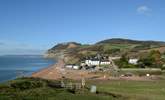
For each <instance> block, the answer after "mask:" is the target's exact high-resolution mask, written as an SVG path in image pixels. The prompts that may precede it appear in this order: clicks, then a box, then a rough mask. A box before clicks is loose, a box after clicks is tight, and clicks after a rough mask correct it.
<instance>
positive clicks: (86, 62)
mask: <svg viewBox="0 0 165 100" xmlns="http://www.w3.org/2000/svg"><path fill="white" fill-rule="evenodd" d="M99 63H100V61H99V60H85V64H87V65H89V66H90V65H99Z"/></svg>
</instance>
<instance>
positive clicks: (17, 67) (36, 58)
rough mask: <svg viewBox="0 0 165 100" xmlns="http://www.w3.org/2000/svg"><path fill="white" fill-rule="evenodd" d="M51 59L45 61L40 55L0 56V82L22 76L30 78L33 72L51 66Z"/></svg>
mask: <svg viewBox="0 0 165 100" xmlns="http://www.w3.org/2000/svg"><path fill="white" fill-rule="evenodd" d="M54 63H55V60H53V59H45V58H44V57H43V56H42V55H5V56H0V82H5V81H8V80H12V79H15V78H17V77H22V76H30V75H31V74H32V73H33V72H36V71H39V70H41V69H43V68H46V67H48V66H51V65H53V64H54Z"/></svg>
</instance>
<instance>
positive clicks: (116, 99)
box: [0, 78, 124, 100]
mask: <svg viewBox="0 0 165 100" xmlns="http://www.w3.org/2000/svg"><path fill="white" fill-rule="evenodd" d="M59 84H60V82H59V81H53V80H43V79H36V78H20V79H16V80H12V81H9V82H7V83H4V84H0V100H123V99H124V98H123V97H121V96H120V95H115V94H111V93H110V92H98V93H97V94H92V93H90V92H89V90H88V89H84V90H74V89H73V90H70V89H64V88H61V86H60V85H59Z"/></svg>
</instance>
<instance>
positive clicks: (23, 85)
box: [10, 80, 44, 90]
mask: <svg viewBox="0 0 165 100" xmlns="http://www.w3.org/2000/svg"><path fill="white" fill-rule="evenodd" d="M43 85H44V83H43V82H40V81H26V80H25V81H19V82H14V83H11V84H10V86H11V87H12V88H15V89H20V90H25V89H31V88H39V87H43Z"/></svg>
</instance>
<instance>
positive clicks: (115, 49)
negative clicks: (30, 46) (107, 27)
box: [45, 38, 165, 63]
mask: <svg viewBox="0 0 165 100" xmlns="http://www.w3.org/2000/svg"><path fill="white" fill-rule="evenodd" d="M164 47H165V42H162V41H139V40H130V39H121V38H113V39H107V40H103V41H100V42H97V43H96V44H93V45H83V44H80V43H76V42H68V43H61V44H57V45H56V46H54V47H53V48H51V49H49V50H48V52H47V53H46V54H45V57H53V58H59V57H65V60H66V62H67V61H69V63H75V62H78V61H80V60H82V59H84V58H85V57H87V56H95V55H96V54H98V53H99V54H101V55H107V56H109V55H111V56H121V55H122V54H124V53H126V52H127V53H128V54H129V55H135V56H136V55H139V54H140V53H143V52H147V51H148V50H152V49H157V50H159V49H160V51H161V52H164V51H165V48H164Z"/></svg>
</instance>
